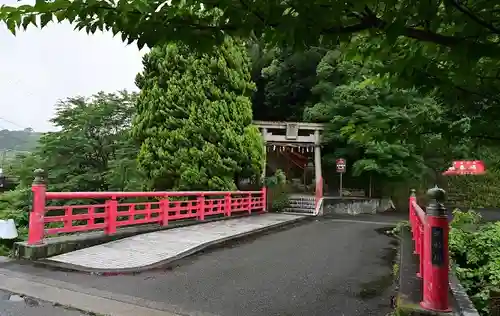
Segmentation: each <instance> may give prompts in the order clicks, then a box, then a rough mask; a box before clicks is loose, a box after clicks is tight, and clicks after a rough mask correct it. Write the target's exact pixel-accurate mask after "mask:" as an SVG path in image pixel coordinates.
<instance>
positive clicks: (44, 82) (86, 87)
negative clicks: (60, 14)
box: [0, 0, 145, 132]
mask: <svg viewBox="0 0 500 316" xmlns="http://www.w3.org/2000/svg"><path fill="white" fill-rule="evenodd" d="M23 2H31V1H23ZM18 3H19V2H17V1H16V0H0V5H2V4H18ZM144 53H145V50H143V51H141V52H139V50H138V49H137V47H136V46H134V45H133V44H132V45H130V46H127V45H125V44H124V43H123V42H122V41H121V40H120V38H119V36H118V37H116V38H113V36H112V34H111V33H96V34H95V35H87V34H86V33H85V32H76V31H73V27H72V26H71V25H69V24H67V23H64V24H53V23H52V24H49V25H48V26H47V27H46V28H44V29H43V30H40V29H36V28H34V27H29V28H28V30H27V31H19V33H18V34H17V35H16V36H13V35H12V34H11V33H10V32H9V31H8V30H7V27H6V26H5V25H4V24H2V23H1V22H0V129H4V128H8V129H20V128H24V127H32V128H33V129H34V130H36V131H41V132H44V131H48V130H53V129H54V127H53V126H51V124H50V123H49V122H48V120H49V119H50V118H51V117H52V116H53V114H54V104H55V103H56V102H57V100H59V99H64V98H66V97H70V96H76V95H82V96H90V95H92V94H94V93H96V92H98V91H101V90H102V91H106V92H113V91H116V90H121V89H128V90H137V88H136V87H135V84H134V78H135V75H136V74H137V73H138V72H139V71H141V69H142V64H141V61H142V56H143V55H144Z"/></svg>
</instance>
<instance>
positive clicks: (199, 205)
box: [196, 194, 205, 221]
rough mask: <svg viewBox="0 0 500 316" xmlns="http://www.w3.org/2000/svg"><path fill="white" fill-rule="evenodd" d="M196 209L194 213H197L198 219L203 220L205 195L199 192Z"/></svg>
mask: <svg viewBox="0 0 500 316" xmlns="http://www.w3.org/2000/svg"><path fill="white" fill-rule="evenodd" d="M196 205H197V208H198V209H197V210H196V214H197V215H198V220H200V221H204V220H205V196H203V194H200V196H198V199H197V203H196Z"/></svg>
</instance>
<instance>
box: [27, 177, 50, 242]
mask: <svg viewBox="0 0 500 316" xmlns="http://www.w3.org/2000/svg"><path fill="white" fill-rule="evenodd" d="M46 190H47V187H46V183H45V171H44V170H42V169H36V170H35V179H34V180H33V184H32V185H31V191H32V192H33V205H32V208H31V212H30V218H29V227H28V244H29V245H36V244H40V243H42V242H43V236H44V230H45V224H44V217H45V200H46V198H45V192H46Z"/></svg>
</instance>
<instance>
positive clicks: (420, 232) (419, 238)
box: [415, 219, 425, 278]
mask: <svg viewBox="0 0 500 316" xmlns="http://www.w3.org/2000/svg"><path fill="white" fill-rule="evenodd" d="M417 221H418V219H417ZM419 223H420V222H419ZM424 226H425V223H423V225H421V224H418V226H417V235H416V239H415V241H416V245H415V247H417V248H415V249H416V252H417V254H418V259H419V260H418V272H417V277H419V278H423V277H424V269H425V267H424V262H425V258H424V243H423V238H424Z"/></svg>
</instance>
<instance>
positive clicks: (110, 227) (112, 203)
mask: <svg viewBox="0 0 500 316" xmlns="http://www.w3.org/2000/svg"><path fill="white" fill-rule="evenodd" d="M104 204H105V208H106V228H105V229H104V233H106V234H107V235H111V234H114V233H116V221H117V216H118V202H117V201H116V198H114V197H113V198H112V199H111V200H107V201H106V202H105V203H104Z"/></svg>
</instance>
